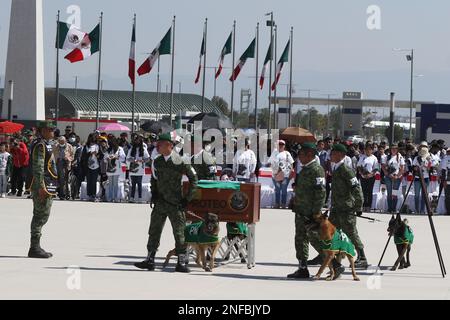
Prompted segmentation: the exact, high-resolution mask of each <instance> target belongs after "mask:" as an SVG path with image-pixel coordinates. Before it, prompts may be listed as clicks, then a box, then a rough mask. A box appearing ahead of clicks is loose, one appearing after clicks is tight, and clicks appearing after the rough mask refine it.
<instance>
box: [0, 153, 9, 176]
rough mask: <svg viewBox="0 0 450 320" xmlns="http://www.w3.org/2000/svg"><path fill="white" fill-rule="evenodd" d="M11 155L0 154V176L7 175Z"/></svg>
mask: <svg viewBox="0 0 450 320" xmlns="http://www.w3.org/2000/svg"><path fill="white" fill-rule="evenodd" d="M9 157H10V154H9V153H8V152H6V151H5V152H3V153H0V175H2V176H4V175H5V173H6V166H7V165H8V159H9Z"/></svg>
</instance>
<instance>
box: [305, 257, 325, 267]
mask: <svg viewBox="0 0 450 320" xmlns="http://www.w3.org/2000/svg"><path fill="white" fill-rule="evenodd" d="M322 263H323V258H322V256H321V255H320V254H319V255H318V256H317V257H315V258H314V259H312V260H308V266H321V265H322Z"/></svg>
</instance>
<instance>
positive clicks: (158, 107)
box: [156, 57, 161, 121]
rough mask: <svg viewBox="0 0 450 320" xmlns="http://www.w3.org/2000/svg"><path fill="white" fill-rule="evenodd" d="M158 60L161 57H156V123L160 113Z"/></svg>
mask: <svg viewBox="0 0 450 320" xmlns="http://www.w3.org/2000/svg"><path fill="white" fill-rule="evenodd" d="M160 59H161V57H158V75H157V76H156V97H157V98H156V99H157V104H156V121H158V120H159V117H160V113H161V80H160V73H159V70H160V65H161V64H160Z"/></svg>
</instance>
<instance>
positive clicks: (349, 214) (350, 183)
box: [330, 144, 368, 277]
mask: <svg viewBox="0 0 450 320" xmlns="http://www.w3.org/2000/svg"><path fill="white" fill-rule="evenodd" d="M346 154H347V148H346V147H345V146H344V145H342V144H338V145H335V146H333V149H332V152H331V161H332V170H333V183H332V184H331V208H332V209H331V214H330V221H331V223H333V224H334V225H335V226H336V228H337V229H341V230H342V231H344V233H345V234H346V235H347V236H348V237H349V239H350V240H351V241H352V243H353V244H354V246H355V248H356V252H357V253H358V259H357V260H356V261H355V267H357V268H364V269H367V267H368V263H367V258H366V255H365V253H364V245H363V244H362V242H361V239H360V238H359V235H358V230H357V228H356V216H355V213H356V214H357V215H358V216H361V215H362V206H363V201H364V200H363V193H362V189H361V185H360V183H359V181H358V179H357V178H356V176H355V173H354V172H353V170H351V169H350V168H348V167H347V166H346V165H345V164H344V159H345V155H346ZM343 164H344V165H343ZM333 266H334V268H335V269H336V270H335V272H336V275H335V277H338V276H339V275H340V274H342V272H343V271H344V268H343V267H342V266H341V265H339V264H336V261H335V262H333Z"/></svg>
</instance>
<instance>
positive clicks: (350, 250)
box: [320, 229, 356, 257]
mask: <svg viewBox="0 0 450 320" xmlns="http://www.w3.org/2000/svg"><path fill="white" fill-rule="evenodd" d="M320 248H321V249H322V250H325V251H333V252H342V253H346V254H349V255H351V256H352V257H355V256H356V251H355V246H354V245H353V243H352V241H351V240H350V239H349V238H348V237H347V235H346V234H345V233H344V232H343V231H342V230H341V229H336V231H335V232H334V235H333V238H332V239H331V240H320Z"/></svg>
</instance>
